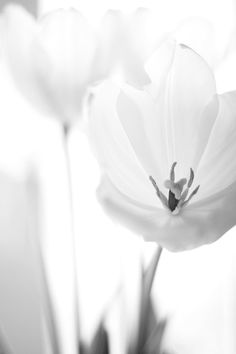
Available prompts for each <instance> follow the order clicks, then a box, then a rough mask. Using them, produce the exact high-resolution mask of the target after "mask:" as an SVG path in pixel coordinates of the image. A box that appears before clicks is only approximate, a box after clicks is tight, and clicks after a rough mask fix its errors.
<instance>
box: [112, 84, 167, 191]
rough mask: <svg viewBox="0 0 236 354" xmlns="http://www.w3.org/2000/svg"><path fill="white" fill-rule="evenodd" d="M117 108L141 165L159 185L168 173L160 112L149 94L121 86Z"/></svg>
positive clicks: (160, 185)
mask: <svg viewBox="0 0 236 354" xmlns="http://www.w3.org/2000/svg"><path fill="white" fill-rule="evenodd" d="M117 112H118V115H119V118H120V121H121V123H122V125H123V127H124V130H125V132H126V134H127V136H128V138H129V140H130V142H131V144H132V146H133V148H134V150H135V152H136V155H137V157H138V159H139V160H140V162H141V164H142V166H143V167H144V168H145V170H146V172H147V174H148V175H149V176H152V177H153V178H154V179H155V180H156V181H157V182H158V184H159V187H162V185H163V183H164V180H165V179H166V177H167V176H168V175H169V166H168V159H167V151H166V139H165V138H166V137H165V135H164V134H163V129H164V128H163V120H162V116H161V114H159V112H158V111H157V109H156V107H155V103H154V101H153V99H152V97H151V96H150V95H149V94H148V93H147V92H145V91H143V90H136V89H134V88H132V87H131V86H128V85H126V86H123V88H122V91H121V94H120V95H119V97H118V101H117Z"/></svg>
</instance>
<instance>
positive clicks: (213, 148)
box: [197, 91, 236, 198]
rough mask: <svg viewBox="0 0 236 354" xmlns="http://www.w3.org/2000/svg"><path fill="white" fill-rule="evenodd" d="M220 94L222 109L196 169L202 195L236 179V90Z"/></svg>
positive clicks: (220, 108) (206, 194) (216, 190)
mask: <svg viewBox="0 0 236 354" xmlns="http://www.w3.org/2000/svg"><path fill="white" fill-rule="evenodd" d="M218 97H219V113H218V116H217V118H216V121H215V123H214V126H213V128H212V131H211V134H210V137H209V140H208V143H207V146H206V150H205V152H204V154H203V156H202V159H201V161H200V164H199V169H198V171H197V178H198V182H199V183H200V184H201V187H200V190H199V198H200V197H201V198H203V197H206V196H208V195H211V194H215V193H217V192H218V191H220V190H223V189H225V188H226V187H228V186H229V185H230V184H232V183H233V182H234V181H236V158H235V156H236V91H233V92H228V93H225V94H223V95H219V96H218Z"/></svg>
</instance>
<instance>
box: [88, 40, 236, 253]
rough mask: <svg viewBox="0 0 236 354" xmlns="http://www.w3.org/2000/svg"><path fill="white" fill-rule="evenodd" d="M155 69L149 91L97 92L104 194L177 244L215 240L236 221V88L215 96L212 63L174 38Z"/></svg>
mask: <svg viewBox="0 0 236 354" xmlns="http://www.w3.org/2000/svg"><path fill="white" fill-rule="evenodd" d="M146 70H147V73H148V75H149V76H150V79H151V82H152V83H151V84H150V85H148V86H147V87H146V89H145V90H137V89H134V88H133V87H131V86H128V85H123V87H122V88H121V89H120V88H119V87H117V86H115V85H114V84H113V83H111V82H106V83H104V84H103V85H101V87H100V89H99V90H97V94H96V96H95V98H94V100H93V103H92V107H91V117H90V125H89V126H90V135H91V139H92V142H93V144H94V147H95V149H96V153H97V156H98V159H99V161H100V163H101V165H102V167H103V171H104V174H105V176H104V178H103V180H102V183H101V185H100V188H99V190H98V197H99V200H100V202H101V203H102V205H103V206H104V208H105V209H106V210H107V211H108V212H109V213H110V214H111V215H112V216H113V217H114V218H116V219H117V220H118V221H120V222H122V223H124V224H125V225H126V226H127V227H129V228H131V229H132V230H134V231H135V232H137V233H139V234H142V235H143V236H144V238H145V239H146V240H149V241H156V242H157V243H159V244H160V245H161V246H163V247H166V248H168V249H169V250H172V251H181V250H186V249H191V248H195V247H198V246H200V245H203V244H206V243H211V242H213V241H215V240H217V239H218V238H219V237H221V236H222V235H223V234H224V233H225V232H226V231H227V230H229V229H230V228H231V227H232V226H234V225H235V222H236V217H235V212H234V209H235V206H236V174H235V171H236V166H235V163H236V160H235V158H234V155H235V149H236V145H235V141H236V139H235V134H236V124H235V122H236V120H235V112H236V93H235V92H230V93H226V94H223V95H216V88H215V81H214V77H213V75H212V72H211V71H210V69H209V67H208V66H207V64H206V62H205V61H204V60H203V59H202V58H201V57H200V56H199V55H197V54H196V53H195V52H194V51H193V50H191V49H190V48H188V47H186V46H184V45H178V44H176V43H175V42H169V41H168V42H167V43H165V44H164V45H163V46H162V47H161V48H160V49H159V50H158V51H157V52H156V53H155V54H154V56H153V57H152V58H151V59H150V60H149V61H148V63H147V65H146ZM176 163H177V166H176ZM163 184H164V186H165V188H167V194H165V193H164V189H163V188H164V186H163ZM199 186H200V187H199Z"/></svg>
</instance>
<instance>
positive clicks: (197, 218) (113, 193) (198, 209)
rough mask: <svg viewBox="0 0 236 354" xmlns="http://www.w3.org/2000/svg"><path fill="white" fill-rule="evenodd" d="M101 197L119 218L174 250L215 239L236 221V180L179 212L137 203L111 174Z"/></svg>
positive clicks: (139, 232) (118, 219)
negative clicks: (172, 212)
mask: <svg viewBox="0 0 236 354" xmlns="http://www.w3.org/2000/svg"><path fill="white" fill-rule="evenodd" d="M98 199H99V201H100V202H101V204H102V206H103V208H104V209H105V210H106V211H107V212H108V213H109V214H110V215H111V216H112V217H113V218H114V219H116V220H117V221H118V222H121V223H122V224H124V225H125V226H126V227H128V228H130V229H131V230H132V231H134V232H136V233H138V234H140V235H142V236H143V237H144V239H146V240H147V241H152V242H157V243H158V244H160V245H161V246H162V247H165V248H167V249H168V250H170V251H174V252H175V251H184V250H189V249H192V248H196V247H199V246H202V245H204V244H208V243H212V242H214V241H216V240H217V239H218V238H220V237H221V236H222V235H223V234H224V233H225V232H226V231H228V230H229V229H230V228H231V227H232V226H234V225H235V223H236V214H235V208H236V183H234V184H233V185H231V186H230V187H229V188H228V189H227V190H225V191H224V192H223V193H219V194H218V195H215V196H213V197H212V198H208V199H205V200H204V201H202V202H198V203H195V204H193V205H191V206H188V207H186V208H184V209H183V210H182V212H181V213H180V214H179V215H172V214H171V213H170V212H169V211H168V210H164V209H158V208H146V207H145V206H143V205H142V204H137V203H135V202H134V201H132V200H131V199H129V198H127V197H125V196H124V195H123V194H121V193H120V192H119V191H118V190H117V189H116V188H115V187H114V185H113V184H112V183H111V182H110V181H109V179H107V178H104V179H103V181H102V183H101V185H100V187H99V189H98Z"/></svg>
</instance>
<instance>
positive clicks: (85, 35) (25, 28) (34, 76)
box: [2, 5, 103, 125]
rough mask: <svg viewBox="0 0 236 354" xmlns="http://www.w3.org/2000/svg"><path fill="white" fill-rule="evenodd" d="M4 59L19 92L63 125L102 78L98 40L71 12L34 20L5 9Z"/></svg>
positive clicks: (76, 114) (21, 11) (77, 114)
mask: <svg viewBox="0 0 236 354" xmlns="http://www.w3.org/2000/svg"><path fill="white" fill-rule="evenodd" d="M2 21H3V23H4V24H5V33H4V35H5V40H4V42H5V46H4V47H5V56H6V60H7V63H8V64H9V67H10V71H11V73H12V74H13V77H14V79H15V82H16V83H17V85H18V87H19V88H20V90H21V91H22V92H23V93H24V94H25V95H26V96H27V98H28V99H30V100H31V101H32V102H33V103H34V104H36V105H37V107H40V108H41V109H43V111H44V112H46V113H49V114H51V115H54V116H56V117H57V118H58V119H59V120H60V121H61V122H62V123H63V124H64V125H70V124H71V123H73V122H74V121H75V120H77V119H79V117H80V115H81V114H80V113H81V106H82V102H83V98H84V96H85V94H86V89H87V88H88V86H89V85H90V84H91V83H94V82H95V81H97V80H98V79H99V78H100V77H101V76H102V75H103V66H102V63H101V61H100V47H99V43H100V40H99V38H98V37H97V36H96V35H95V33H94V31H93V30H92V28H91V27H90V25H89V24H88V23H87V21H86V20H85V19H84V18H83V16H82V15H81V14H80V13H79V12H78V11H76V10H74V9H60V10H55V11H53V12H51V13H48V14H47V15H45V16H43V17H41V18H40V19H39V20H35V19H34V18H33V17H32V16H31V15H30V14H29V13H28V12H26V11H25V10H24V9H23V8H22V7H20V6H16V5H15V6H14V5H10V6H8V7H7V8H6V9H5V11H4V13H3V15H2Z"/></svg>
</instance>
